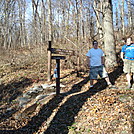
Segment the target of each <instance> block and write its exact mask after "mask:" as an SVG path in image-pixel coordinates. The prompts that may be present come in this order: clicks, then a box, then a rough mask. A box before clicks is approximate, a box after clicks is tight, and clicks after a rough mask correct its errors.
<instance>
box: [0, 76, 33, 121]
mask: <svg viewBox="0 0 134 134" xmlns="http://www.w3.org/2000/svg"><path fill="white" fill-rule="evenodd" d="M31 84H32V81H31V80H30V79H28V78H24V77H22V78H20V79H19V81H17V82H16V81H13V82H11V83H9V84H7V85H4V84H2V85H0V102H1V103H0V110H1V111H3V112H1V113H0V122H1V121H2V120H6V119H8V118H9V117H11V116H12V114H13V113H15V112H16V111H17V109H11V110H8V111H7V108H8V107H9V105H12V104H11V103H12V101H13V100H15V99H16V98H17V97H18V96H19V95H21V94H22V91H23V90H24V88H26V87H27V86H29V85H31ZM3 103H6V104H7V105H5V106H4V107H1V105H2V104H3Z"/></svg>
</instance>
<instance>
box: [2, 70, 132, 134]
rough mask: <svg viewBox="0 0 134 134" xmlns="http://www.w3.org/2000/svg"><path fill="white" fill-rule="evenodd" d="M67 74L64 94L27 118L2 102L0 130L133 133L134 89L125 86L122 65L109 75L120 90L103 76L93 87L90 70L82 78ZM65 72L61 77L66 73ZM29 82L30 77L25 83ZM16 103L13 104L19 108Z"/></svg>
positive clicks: (52, 133)
mask: <svg viewBox="0 0 134 134" xmlns="http://www.w3.org/2000/svg"><path fill="white" fill-rule="evenodd" d="M64 73H65V74H68V75H66V77H64V78H63V79H62V78H61V83H62V84H64V85H65V86H66V87H65V88H61V92H62V93H61V95H59V96H54V95H53V96H52V97H50V98H49V99H48V101H47V102H46V101H45V102H44V103H40V104H38V105H34V108H33V111H32V109H30V111H32V112H31V113H28V114H26V115H25V118H24V117H22V118H21V119H15V118H14V115H15V114H16V113H20V111H15V110H16V109H14V110H12V112H11V114H9V115H10V116H7V115H8V111H10V108H11V107H6V104H5V106H4V105H2V106H1V109H0V110H1V113H2V114H1V116H0V133H3V134H4V133H5V134H6V133H7V134H10V133H14V134H23V133H24V134H78V133H80V134H99V133H100V134H133V132H134V111H133V107H134V90H132V89H131V90H127V89H125V86H126V80H125V75H124V74H123V73H122V67H119V68H116V69H115V70H114V71H113V72H111V73H110V74H109V76H110V79H111V81H112V83H115V85H116V86H117V87H118V88H119V89H108V88H107V85H106V82H105V81H104V80H103V79H100V80H98V81H96V84H95V86H94V87H95V88H94V89H89V79H88V73H83V72H81V77H76V73H75V72H72V71H70V70H66V71H64ZM64 73H63V72H62V74H61V76H65V74H64ZM28 83H30V82H28V79H27V82H25V84H28ZM21 84H22V83H21ZM39 84H40V83H39ZM28 88H29V87H28ZM10 99H11V97H10ZM14 105H16V104H15V103H14V104H13V103H12V105H10V106H12V107H14V108H15V106H14ZM4 108H5V109H6V110H5V111H6V112H4ZM7 109H8V110H7ZM2 110H3V111H2ZM34 110H35V111H34ZM3 115H5V116H3Z"/></svg>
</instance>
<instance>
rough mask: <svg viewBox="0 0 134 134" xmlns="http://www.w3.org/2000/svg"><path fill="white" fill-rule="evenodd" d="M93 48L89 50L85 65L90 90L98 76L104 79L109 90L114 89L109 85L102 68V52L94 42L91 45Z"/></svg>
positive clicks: (106, 75)
mask: <svg viewBox="0 0 134 134" xmlns="http://www.w3.org/2000/svg"><path fill="white" fill-rule="evenodd" d="M92 45H93V48H91V49H90V50H89V51H88V53H87V54H86V56H87V65H88V67H89V68H90V72H89V78H90V88H92V87H93V84H94V80H97V76H98V75H99V76H100V77H101V78H105V80H106V82H107V85H108V87H109V88H116V87H115V86H114V85H112V84H111V82H110V80H109V77H108V73H107V72H106V70H105V67H104V52H103V51H102V49H100V48H98V42H97V41H96V40H94V41H93V43H92Z"/></svg>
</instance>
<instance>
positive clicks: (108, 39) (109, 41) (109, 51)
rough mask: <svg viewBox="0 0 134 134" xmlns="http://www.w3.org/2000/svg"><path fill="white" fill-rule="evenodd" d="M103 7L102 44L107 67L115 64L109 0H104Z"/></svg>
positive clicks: (110, 3)
mask: <svg viewBox="0 0 134 134" xmlns="http://www.w3.org/2000/svg"><path fill="white" fill-rule="evenodd" d="M104 9H105V10H104V45H105V54H106V58H105V63H106V64H105V65H106V67H108V68H109V67H114V66H116V65H117V61H116V52H115V44H114V32H113V21H112V2H111V0H104Z"/></svg>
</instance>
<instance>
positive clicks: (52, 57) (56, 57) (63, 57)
mask: <svg viewBox="0 0 134 134" xmlns="http://www.w3.org/2000/svg"><path fill="white" fill-rule="evenodd" d="M51 59H55V60H56V59H59V60H64V59H65V56H51Z"/></svg>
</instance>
